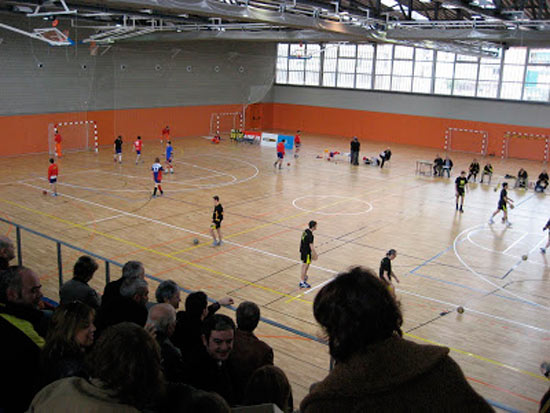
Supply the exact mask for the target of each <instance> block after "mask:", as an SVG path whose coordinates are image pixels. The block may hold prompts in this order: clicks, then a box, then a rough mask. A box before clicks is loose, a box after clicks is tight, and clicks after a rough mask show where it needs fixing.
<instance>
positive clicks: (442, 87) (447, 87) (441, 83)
mask: <svg viewBox="0 0 550 413" xmlns="http://www.w3.org/2000/svg"><path fill="white" fill-rule="evenodd" d="M452 87H453V81H452V80H451V79H435V87H434V93H436V94H438V95H450V94H451V88H452Z"/></svg>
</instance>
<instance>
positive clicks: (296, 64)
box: [288, 59, 306, 70]
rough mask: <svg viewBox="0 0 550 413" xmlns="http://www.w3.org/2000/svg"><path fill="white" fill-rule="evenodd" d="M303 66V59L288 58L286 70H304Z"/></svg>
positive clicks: (304, 64)
mask: <svg viewBox="0 0 550 413" xmlns="http://www.w3.org/2000/svg"><path fill="white" fill-rule="evenodd" d="M305 67H306V61H305V60H304V59H288V70H304V68H305Z"/></svg>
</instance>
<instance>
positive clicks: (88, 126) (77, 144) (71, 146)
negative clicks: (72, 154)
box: [48, 120, 98, 155]
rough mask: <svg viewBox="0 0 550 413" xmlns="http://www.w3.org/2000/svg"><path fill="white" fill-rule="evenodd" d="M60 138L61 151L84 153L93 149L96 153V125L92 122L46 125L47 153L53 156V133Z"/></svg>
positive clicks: (82, 121)
mask: <svg viewBox="0 0 550 413" xmlns="http://www.w3.org/2000/svg"><path fill="white" fill-rule="evenodd" d="M56 130H57V131H58V132H59V134H60V135H61V138H62V143H61V145H62V148H63V151H85V150H89V149H92V148H93V149H94V151H95V152H98V133H97V123H96V122H95V121H93V120H81V121H70V122H58V123H50V124H49V125H48V152H49V153H50V155H53V154H55V140H54V138H55V131H56Z"/></svg>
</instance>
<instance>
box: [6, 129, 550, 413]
mask: <svg viewBox="0 0 550 413" xmlns="http://www.w3.org/2000/svg"><path fill="white" fill-rule="evenodd" d="M128 140H129V139H128ZM303 143H304V144H303V147H302V150H301V153H300V157H299V158H298V159H296V160H295V159H293V158H291V157H289V158H288V160H289V162H290V165H289V166H288V165H286V163H285V167H284V168H283V169H282V170H274V168H273V161H274V158H275V153H274V150H273V149H266V148H261V147H259V146H255V145H248V144H231V143H229V142H226V141H225V142H222V143H221V144H220V145H212V144H211V143H210V142H209V141H208V140H206V139H204V138H203V137H192V138H181V139H174V146H175V155H176V162H175V174H174V175H167V176H166V177H165V179H164V184H163V186H164V190H165V195H164V197H162V198H157V199H151V197H150V195H151V191H152V187H153V186H152V178H151V173H150V166H151V164H152V163H153V160H154V157H155V156H158V155H159V154H160V152H161V147H160V144H159V143H157V142H148V141H146V142H145V143H144V150H143V152H144V155H143V156H142V157H143V159H144V163H142V164H139V165H137V166H136V165H135V163H134V156H135V155H133V153H132V152H130V149H129V146H130V145H129V144H128V143H127V144H125V148H124V151H125V152H124V162H123V164H122V165H118V164H113V160H112V148H111V147H108V148H101V150H100V153H99V154H98V155H95V154H93V153H90V152H77V153H68V154H66V155H65V156H64V157H63V159H62V160H61V161H60V162H59V164H60V185H59V191H60V193H61V195H60V196H59V197H58V198H53V197H50V196H44V195H42V189H43V188H47V182H46V180H45V176H46V170H47V167H48V163H47V155H29V156H20V157H13V158H3V159H0V168H1V169H2V170H3V171H5V173H4V174H3V178H2V181H1V182H0V213H1V216H2V217H4V218H8V219H11V220H13V221H15V222H17V223H20V224H22V225H25V226H28V227H30V228H32V229H34V230H37V231H40V232H42V233H45V234H48V235H50V236H51V237H54V238H58V239H60V240H63V241H66V242H69V243H71V244H73V245H76V246H78V247H81V248H84V249H87V250H89V251H92V252H94V253H96V254H99V255H102V256H105V257H107V258H110V259H113V260H115V261H118V262H121V263H123V262H125V261H127V260H130V259H132V260H140V261H142V262H144V263H145V267H146V271H147V273H148V274H150V275H151V276H152V278H150V279H149V284H150V298H151V299H154V298H153V296H154V290H155V289H156V286H157V285H158V280H163V279H173V280H175V281H176V282H178V283H179V284H180V285H181V286H182V287H185V288H187V289H189V290H198V289H201V290H204V291H206V292H207V293H208V295H209V296H211V297H214V298H220V297H222V296H224V295H230V296H231V297H233V298H234V299H235V302H236V305H237V304H238V303H239V302H241V301H243V300H252V301H255V302H256V303H258V304H259V305H261V308H262V316H263V317H265V318H266V319H269V320H272V321H274V322H277V323H280V324H282V325H284V326H287V327H288V329H282V328H279V327H276V326H274V325H270V324H266V323H262V324H261V325H260V327H259V328H258V335H259V336H260V337H262V338H263V339H264V340H265V341H267V342H268V343H269V344H270V345H271V346H273V347H274V349H275V362H276V364H278V365H279V366H281V367H282V368H283V369H284V370H285V371H286V373H287V374H288V376H289V378H290V380H291V382H292V386H293V391H294V394H295V401H296V402H297V403H299V402H300V401H301V400H302V398H303V397H304V396H305V395H306V394H307V392H308V388H309V386H310V384H311V383H312V382H315V381H318V380H320V379H322V378H323V377H325V375H326V374H327V372H328V367H329V357H328V355H327V347H326V346H325V345H323V344H321V343H319V342H316V341H313V340H311V339H310V338H308V335H313V336H318V337H320V336H322V332H321V331H320V329H319V327H318V326H317V325H316V323H315V321H314V319H313V315H312V306H311V304H312V301H313V299H314V296H315V294H316V292H317V291H318V288H319V287H320V286H321V285H322V284H323V283H325V282H327V281H328V280H330V279H331V278H332V277H334V276H335V274H336V273H338V272H339V271H342V270H345V269H346V268H348V267H349V266H351V265H364V266H368V267H372V268H375V269H376V270H377V269H378V265H379V262H380V259H381V258H382V257H383V256H384V254H385V252H386V251H387V250H388V249H389V248H395V249H396V250H397V252H398V256H397V258H396V259H395V261H394V269H395V272H396V274H397V275H398V276H399V277H400V279H401V284H399V286H398V297H399V299H400V300H401V303H402V308H403V312H404V318H405V324H404V329H405V331H406V332H407V337H408V338H410V339H413V340H414V341H417V342H419V343H438V344H441V345H445V346H448V347H450V348H451V349H452V352H451V355H452V357H453V358H454V359H455V360H456V361H457V362H458V363H459V364H460V365H461V367H462V369H463V370H464V372H465V374H466V376H467V377H468V379H469V380H470V383H471V384H472V386H473V387H474V388H475V389H477V390H478V391H479V392H480V393H481V394H482V395H483V396H484V397H486V398H488V399H490V400H492V401H496V402H498V403H500V404H502V405H503V406H505V407H509V408H512V409H516V410H520V411H531V412H534V411H537V408H538V402H539V400H540V398H541V397H542V395H543V393H544V392H545V391H546V390H547V388H548V385H549V383H548V381H547V380H546V379H545V378H544V377H543V376H542V375H541V374H540V371H539V365H540V363H541V361H543V360H544V359H545V358H546V359H549V358H550V326H549V324H548V320H549V307H550V299H549V297H550V285H549V282H548V277H549V264H548V261H547V258H546V256H545V255H542V254H541V253H540V252H539V247H540V246H542V245H543V244H544V243H545V242H546V239H547V235H546V234H545V233H543V232H542V230H541V229H542V227H543V226H544V224H545V223H546V221H547V219H548V218H549V214H548V211H549V209H550V208H549V207H550V200H549V199H548V198H547V197H546V196H544V195H539V194H534V193H533V191H528V192H525V191H516V190H512V191H510V196H511V197H512V198H513V199H514V200H515V201H516V206H517V207H516V209H514V210H512V211H511V213H510V215H511V221H512V222H513V226H512V228H509V229H507V228H505V227H504V225H502V224H501V223H500V221H497V223H495V224H494V225H492V226H489V225H487V220H488V218H489V216H490V214H491V212H492V211H493V210H494V209H495V208H496V205H497V199H498V193H496V192H494V191H493V189H494V184H495V183H496V182H497V181H498V178H497V177H496V176H495V177H494V178H493V186H488V185H479V184H471V185H470V188H469V192H468V193H467V194H466V203H465V212H464V214H460V213H457V212H455V206H454V178H455V176H456V173H458V172H459V171H460V169H466V168H467V166H468V164H469V162H470V161H471V158H472V155H468V154H458V153H453V154H452V158H453V161H454V163H455V168H454V170H453V175H454V176H453V178H452V179H446V178H432V177H425V176H418V175H415V161H416V160H417V159H433V158H434V155H435V153H436V151H434V150H431V149H424V148H418V147H410V146H398V145H393V146H392V151H393V154H394V156H393V158H392V160H391V163H390V165H389V167H388V168H385V169H383V170H381V169H380V168H375V167H371V166H366V165H361V166H358V167H351V166H350V165H349V163H347V162H346V161H343V160H341V161H340V162H338V163H336V162H327V161H326V160H322V159H316V156H317V155H319V154H322V153H323V152H324V150H325V149H329V150H339V151H341V152H347V151H348V148H349V145H348V142H347V140H334V138H333V139H329V138H327V137H321V136H307V135H306V136H304V137H303ZM384 147H385V145H384V144H383V143H374V142H363V143H362V152H361V156H363V155H366V154H369V155H374V154H377V153H378V152H380V150H381V149H384ZM491 161H492V162H493V165H494V166H495V173H496V175H504V174H505V173H512V174H515V173H516V172H517V170H518V169H519V166H520V165H521V166H524V167H525V168H526V169H527V170H528V172H529V174H530V177H531V178H535V177H536V176H537V175H538V174H539V172H540V169H541V168H542V166H541V165H540V164H537V163H534V162H528V161H518V160H513V161H512V160H508V161H500V160H499V159H494V158H492V159H491ZM481 163H482V165H483V163H484V160H481ZM213 195H219V196H220V198H221V202H222V204H223V206H224V209H225V220H224V222H223V227H222V229H223V232H224V235H225V240H226V242H225V245H223V246H221V247H218V248H213V247H211V246H210V244H211V239H210V237H209V235H208V228H209V223H210V219H211V214H212V208H213V204H212V196H213ZM311 219H315V220H317V221H318V230H317V231H316V232H315V243H316V248H317V250H318V251H319V259H318V261H316V262H315V263H314V264H315V265H313V266H312V268H311V269H310V280H311V284H312V285H313V288H312V289H311V290H308V291H300V290H299V289H298V288H297V287H298V280H299V271H300V263H299V254H298V245H299V240H300V235H301V231H302V230H303V229H304V228H305V227H306V225H307V222H308V221H309V220H311ZM0 233H1V234H9V236H11V237H13V238H14V237H15V234H14V230H13V228H10V227H8V226H7V225H5V224H1V225H0ZM194 238H197V239H198V240H199V241H200V243H199V245H196V246H195V245H193V242H192V241H193V239H194ZM23 246H24V248H23V252H24V263H25V264H26V265H28V266H30V267H32V268H34V269H35V270H37V271H38V272H39V273H40V275H41V276H42V282H43V285H44V291H45V293H46V294H47V295H48V296H49V297H51V298H53V299H57V297H58V281H57V274H56V263H57V258H56V249H55V244H54V243H52V242H50V241H46V240H43V239H40V238H39V237H37V236H34V235H31V234H28V233H25V232H24V233H23ZM523 254H528V255H529V257H528V260H527V261H522V260H521V256H522V255H523ZM78 255H80V254H79V253H77V252H74V251H71V250H69V249H67V248H63V258H64V260H63V265H64V268H65V277H67V278H68V277H70V270H71V267H72V264H73V263H74V261H75V260H76V258H77V257H78ZM119 274H120V270H119V269H114V270H113V277H114V278H116V277H118V275H119ZM102 275H103V274H102V272H101V271H98V273H97V274H96V277H95V278H94V280H93V282H92V284H93V286H94V287H96V288H98V289H100V290H102V288H103V285H104V279H103V276H102ZM458 306H463V307H464V308H465V309H466V310H465V313H464V314H462V315H459V314H458V313H457V312H456V311H455V310H456V308H457V307H458ZM447 311H450V312H449V313H448V314H446V315H441V314H442V313H443V312H447ZM224 312H226V313H228V314H230V315H234V313H233V312H232V311H231V310H227V309H225V310H224ZM294 330H296V331H299V332H303V333H304V335H300V334H297V333H296V332H294Z"/></svg>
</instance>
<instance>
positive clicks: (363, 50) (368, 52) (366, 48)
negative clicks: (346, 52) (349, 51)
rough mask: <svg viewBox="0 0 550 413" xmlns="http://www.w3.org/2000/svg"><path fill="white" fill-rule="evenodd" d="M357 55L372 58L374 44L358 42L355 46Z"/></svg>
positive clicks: (362, 57)
mask: <svg viewBox="0 0 550 413" xmlns="http://www.w3.org/2000/svg"><path fill="white" fill-rule="evenodd" d="M357 57H359V58H361V59H372V58H373V57H374V46H373V45H370V44H360V45H359V46H357Z"/></svg>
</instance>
